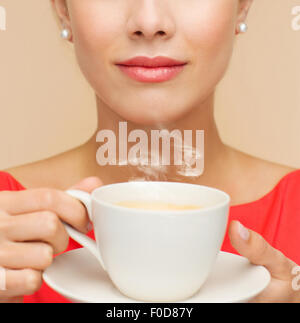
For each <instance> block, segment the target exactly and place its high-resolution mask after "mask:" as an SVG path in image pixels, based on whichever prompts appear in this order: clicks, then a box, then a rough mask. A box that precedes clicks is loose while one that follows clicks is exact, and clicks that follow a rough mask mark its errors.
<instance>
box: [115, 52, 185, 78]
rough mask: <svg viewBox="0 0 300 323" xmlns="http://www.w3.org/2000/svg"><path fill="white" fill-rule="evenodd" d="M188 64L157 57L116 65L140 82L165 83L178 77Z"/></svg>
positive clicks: (139, 58) (127, 61)
mask: <svg viewBox="0 0 300 323" xmlns="http://www.w3.org/2000/svg"><path fill="white" fill-rule="evenodd" d="M186 64H187V63H186V62H183V61H179V60H175V59H172V58H169V57H164V56H157V57H154V58H149V57H145V56H137V57H134V58H131V59H129V60H126V61H122V62H118V63H117V64H116V65H117V66H118V67H119V68H120V70H121V71H122V72H124V73H125V74H126V75H127V76H129V77H130V78H132V79H134V80H136V81H139V82H148V83H154V82H165V81H167V80H170V79H173V78H174V77H175V76H177V75H178V74H179V73H180V72H181V71H182V70H183V68H184V66H185V65H186Z"/></svg>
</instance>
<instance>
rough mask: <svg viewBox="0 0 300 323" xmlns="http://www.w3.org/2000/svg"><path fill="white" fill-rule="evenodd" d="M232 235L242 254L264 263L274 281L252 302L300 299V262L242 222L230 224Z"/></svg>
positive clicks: (233, 242)
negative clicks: (296, 261) (286, 255)
mask: <svg viewBox="0 0 300 323" xmlns="http://www.w3.org/2000/svg"><path fill="white" fill-rule="evenodd" d="M229 237H230V241H231V244H232V246H233V247H234V248H235V249H236V251H237V252H238V253H239V254H240V255H241V256H244V257H246V258H248V260H249V261H250V262H251V263H252V264H255V265H262V266H264V267H265V268H266V269H267V270H268V271H269V272H270V274H271V281H270V284H269V285H268V286H267V287H266V289H265V290H264V291H263V292H261V293H260V294H259V295H258V296H256V297H255V298H254V299H252V300H251V302H265V303H274V302H285V303H287V302H288V303H294V302H300V267H299V266H297V264H296V263H294V262H293V261H292V260H290V259H288V258H287V257H285V256H284V254H283V253H282V252H280V251H279V250H277V249H275V248H273V247H272V246H271V245H270V244H269V243H267V242H266V240H264V239H263V237H262V236H261V235H259V234H258V233H256V232H254V231H252V230H250V229H247V228H245V227H244V226H243V225H242V224H241V223H240V222H238V221H232V222H231V223H230V226H229Z"/></svg>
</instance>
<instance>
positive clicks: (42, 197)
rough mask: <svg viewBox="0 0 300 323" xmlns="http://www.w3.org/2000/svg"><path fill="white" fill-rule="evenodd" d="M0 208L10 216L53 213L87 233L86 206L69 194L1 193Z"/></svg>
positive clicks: (44, 191) (49, 191) (40, 190)
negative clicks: (43, 212)
mask: <svg viewBox="0 0 300 323" xmlns="http://www.w3.org/2000/svg"><path fill="white" fill-rule="evenodd" d="M0 207H1V209H2V210H3V211H5V212H7V213H8V214H10V215H19V214H24V213H33V212H37V211H47V210H48V211H51V212H53V213H55V214H57V215H58V216H59V218H60V219H62V220H63V221H65V222H67V223H69V224H70V225H71V226H73V227H75V228H76V229H78V230H79V231H82V232H84V233H86V232H87V225H88V222H89V221H88V216H87V212H86V209H85V207H84V205H83V204H82V203H81V202H79V201H78V200H77V199H75V198H73V197H72V196H70V195H68V194H67V193H65V192H63V191H60V190H56V189H51V188H50V189H49V188H38V189H32V190H23V191H15V192H14V191H5V192H0Z"/></svg>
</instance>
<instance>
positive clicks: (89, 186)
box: [69, 176, 103, 193]
mask: <svg viewBox="0 0 300 323" xmlns="http://www.w3.org/2000/svg"><path fill="white" fill-rule="evenodd" d="M102 185H103V183H102V181H101V179H100V178H99V177H96V176H90V177H86V178H84V179H82V180H81V181H79V182H78V183H76V184H74V185H73V186H71V187H70V188H69V189H73V190H82V191H85V192H87V193H91V192H92V191H93V190H94V189H96V188H97V187H99V186H102Z"/></svg>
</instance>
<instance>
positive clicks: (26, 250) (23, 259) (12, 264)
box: [0, 242, 53, 270]
mask: <svg viewBox="0 0 300 323" xmlns="http://www.w3.org/2000/svg"><path fill="white" fill-rule="evenodd" d="M52 261H53V249H52V247H51V246H50V245H49V244H47V243H42V242H5V243H2V244H1V248H0V264H1V266H3V267H5V268H9V269H23V268H31V269H35V270H44V269H46V268H47V267H49V266H50V265H51V263H52Z"/></svg>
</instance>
